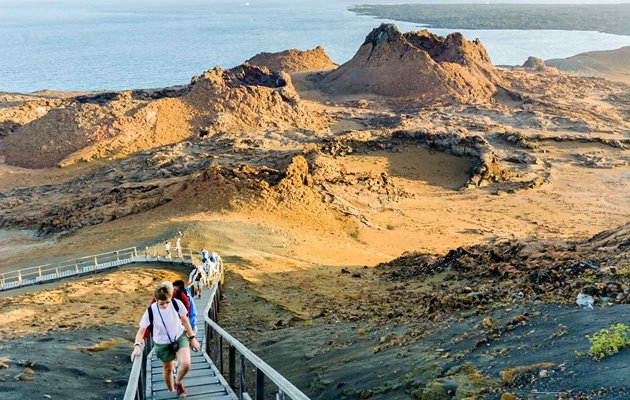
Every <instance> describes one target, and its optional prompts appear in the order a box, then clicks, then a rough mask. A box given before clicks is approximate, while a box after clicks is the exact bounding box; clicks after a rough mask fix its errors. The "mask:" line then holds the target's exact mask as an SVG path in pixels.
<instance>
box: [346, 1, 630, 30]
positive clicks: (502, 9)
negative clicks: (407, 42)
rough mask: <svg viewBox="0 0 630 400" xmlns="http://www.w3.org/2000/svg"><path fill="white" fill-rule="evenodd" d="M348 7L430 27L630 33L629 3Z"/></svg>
mask: <svg viewBox="0 0 630 400" xmlns="http://www.w3.org/2000/svg"><path fill="white" fill-rule="evenodd" d="M349 10H350V11H352V12H355V13H357V14H360V15H371V16H374V17H378V18H387V19H392V20H397V21H406V22H414V23H420V24H423V25H426V26H427V27H430V28H443V29H523V30H533V29H536V30H543V29H550V30H568V31H573V30H578V31H598V32H604V33H612V34H617V35H628V36H630V24H629V23H628V21H629V20H630V4H601V5H599V4H584V5H576V4H396V5H360V6H355V7H351V8H350V9H349Z"/></svg>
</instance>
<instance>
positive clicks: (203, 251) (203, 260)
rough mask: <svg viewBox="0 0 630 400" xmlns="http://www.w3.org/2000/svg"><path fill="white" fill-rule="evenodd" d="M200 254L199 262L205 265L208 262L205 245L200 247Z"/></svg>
mask: <svg viewBox="0 0 630 400" xmlns="http://www.w3.org/2000/svg"><path fill="white" fill-rule="evenodd" d="M200 254H201V263H202V264H204V265H205V264H206V263H207V262H208V250H206V248H205V247H202V248H201V252H200Z"/></svg>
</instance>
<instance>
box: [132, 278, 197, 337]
mask: <svg viewBox="0 0 630 400" xmlns="http://www.w3.org/2000/svg"><path fill="white" fill-rule="evenodd" d="M176 282H177V281H176ZM182 283H183V282H182ZM173 286H175V282H173ZM184 287H185V286H184ZM172 297H173V298H174V299H177V300H179V301H181V302H182V304H184V307H186V315H187V316H188V320H189V321H190V307H191V306H190V300H189V299H188V296H187V293H186V292H185V291H180V290H179V289H178V288H174V289H173V296H172ZM156 301H157V299H156V298H155V297H153V298H152V299H151V304H153V303H155V302H156ZM176 310H177V311H179V309H176ZM190 325H191V326H192V327H193V330H195V326H194V325H193V324H192V322H191V324H190ZM195 333H196V332H195ZM150 335H151V332H149V330H148V329H147V331H146V332H145V333H144V338H145V339H146V338H148V337H149V336H150Z"/></svg>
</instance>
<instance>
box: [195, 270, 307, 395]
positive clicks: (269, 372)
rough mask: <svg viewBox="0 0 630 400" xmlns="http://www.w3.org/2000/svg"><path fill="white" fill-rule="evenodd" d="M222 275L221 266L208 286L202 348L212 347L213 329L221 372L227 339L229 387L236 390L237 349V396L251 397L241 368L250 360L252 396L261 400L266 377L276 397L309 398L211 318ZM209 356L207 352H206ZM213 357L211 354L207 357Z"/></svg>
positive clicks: (215, 307)
mask: <svg viewBox="0 0 630 400" xmlns="http://www.w3.org/2000/svg"><path fill="white" fill-rule="evenodd" d="M223 275H224V270H223V268H221V270H220V271H219V275H218V276H217V277H216V278H215V282H214V283H213V285H212V287H211V288H210V290H211V292H210V301H209V302H208V304H207V305H206V308H205V310H204V314H203V315H204V321H205V324H206V340H205V349H204V351H205V352H206V353H209V350H211V346H210V340H209V339H211V338H212V337H213V336H214V335H212V334H211V331H210V329H208V328H211V329H212V332H215V333H216V334H218V336H219V337H218V338H214V340H215V343H216V344H217V345H218V347H219V348H218V349H217V350H218V353H219V357H220V369H219V370H220V372H221V374H223V347H222V346H223V341H224V340H225V341H227V343H228V346H229V358H228V364H229V365H228V369H229V371H228V372H229V373H228V377H227V380H228V382H229V384H230V386H232V389H236V388H235V387H234V385H235V379H234V378H235V377H234V374H235V371H236V368H235V365H234V363H235V361H236V357H235V352H238V353H239V354H240V357H239V359H240V362H241V382H240V390H239V394H240V398H241V399H247V398H250V396H249V394H248V393H247V391H244V367H243V363H244V359H246V360H247V361H249V362H250V363H251V364H252V365H253V366H254V367H255V368H256V384H255V388H254V395H255V400H264V398H265V397H264V392H265V391H264V378H267V379H269V380H270V381H271V382H273V383H274V384H275V385H276V387H277V388H278V396H277V398H282V399H284V398H290V399H293V400H309V397H308V396H306V395H305V394H304V393H302V391H300V389H298V388H297V387H295V386H294V385H293V384H292V383H291V382H289V381H288V380H287V379H286V378H285V377H284V376H282V375H281V374H280V373H279V372H278V371H276V370H275V369H273V368H272V367H271V366H270V365H269V364H267V363H266V362H264V361H263V360H262V359H261V358H260V357H258V356H257V355H256V354H254V353H253V352H252V351H251V350H249V349H248V348H247V347H246V346H245V345H243V344H242V343H241V342H239V341H238V340H237V339H236V338H234V337H233V336H232V335H230V334H229V333H228V332H226V331H225V330H224V329H223V328H221V327H220V326H219V324H217V323H216V322H215V320H214V319H216V318H217V317H218V313H219V312H218V308H219V307H218V302H219V300H220V293H221V281H222V280H223V279H222V277H223ZM213 318H214V319H213ZM208 356H209V354H208ZM210 358H212V357H210Z"/></svg>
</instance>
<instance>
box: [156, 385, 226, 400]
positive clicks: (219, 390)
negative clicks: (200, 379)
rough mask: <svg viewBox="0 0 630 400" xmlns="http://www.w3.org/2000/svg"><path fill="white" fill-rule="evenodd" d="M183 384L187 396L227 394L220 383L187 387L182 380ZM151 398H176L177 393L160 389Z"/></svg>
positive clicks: (160, 399)
mask: <svg viewBox="0 0 630 400" xmlns="http://www.w3.org/2000/svg"><path fill="white" fill-rule="evenodd" d="M184 386H185V387H186V391H187V392H188V396H199V395H206V397H207V396H208V395H213V396H221V395H225V394H227V393H226V391H225V388H224V387H223V386H222V385H220V384H216V385H205V386H192V387H188V386H187V385H186V382H184ZM153 398H154V400H163V399H176V398H177V394H176V392H168V391H166V390H161V391H159V392H155V393H154V397H153Z"/></svg>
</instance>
